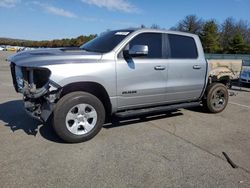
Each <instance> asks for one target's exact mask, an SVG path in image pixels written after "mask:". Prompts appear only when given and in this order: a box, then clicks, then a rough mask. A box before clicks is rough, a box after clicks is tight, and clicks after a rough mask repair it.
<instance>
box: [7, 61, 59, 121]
mask: <svg viewBox="0 0 250 188" xmlns="http://www.w3.org/2000/svg"><path fill="white" fill-rule="evenodd" d="M10 67H11V74H12V78H13V85H14V87H15V90H16V91H17V92H19V93H22V94H23V100H24V107H25V109H26V111H27V112H28V114H30V115H31V116H32V117H35V118H37V119H39V120H42V121H47V119H48V118H49V116H50V115H51V113H52V111H53V108H54V105H55V103H56V101H57V100H58V98H59V97H60V92H61V87H60V86H59V85H57V84H56V83H54V82H53V81H51V80H50V75H51V72H50V70H49V69H47V68H43V67H35V68H34V67H20V66H17V65H16V64H15V63H13V62H12V63H11V65H10Z"/></svg>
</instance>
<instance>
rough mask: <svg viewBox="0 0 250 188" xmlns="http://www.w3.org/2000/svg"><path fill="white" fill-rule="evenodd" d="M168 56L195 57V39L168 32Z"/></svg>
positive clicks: (176, 57) (175, 57) (196, 55)
mask: <svg viewBox="0 0 250 188" xmlns="http://www.w3.org/2000/svg"><path fill="white" fill-rule="evenodd" d="M168 40H169V45H170V58H173V59H196V58H197V57H198V52H197V47H196V44H195V40H194V39H193V38H192V37H187V36H181V35H174V34H168Z"/></svg>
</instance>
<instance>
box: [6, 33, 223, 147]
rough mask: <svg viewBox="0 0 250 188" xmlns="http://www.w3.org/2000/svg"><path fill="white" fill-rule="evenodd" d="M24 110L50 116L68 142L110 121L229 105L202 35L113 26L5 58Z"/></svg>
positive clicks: (45, 118)
mask: <svg viewBox="0 0 250 188" xmlns="http://www.w3.org/2000/svg"><path fill="white" fill-rule="evenodd" d="M8 61H10V67H11V73H12V77H13V84H14V87H15V89H16V91H17V92H20V93H22V94H23V100H24V106H25V109H26V111H27V112H28V113H29V114H30V115H32V116H33V117H36V118H38V119H41V120H43V121H48V119H50V120H51V123H52V125H53V127H54V129H55V131H56V133H57V134H58V136H59V137H61V138H62V139H63V140H65V141H66V142H73V143H74V142H83V141H87V140H89V139H91V138H93V137H94V136H95V135H96V134H97V133H98V132H99V131H100V130H101V128H102V126H103V124H104V122H105V119H108V118H109V117H112V116H114V115H115V116H119V117H130V116H136V115H141V114H145V113H150V112H159V111H166V110H174V109H179V108H188V107H194V106H203V107H204V108H206V109H208V111H210V112H212V113H218V112H221V111H223V110H224V109H225V107H226V106H227V103H228V91H227V88H226V87H225V85H223V84H222V83H219V82H213V80H212V79H211V78H210V77H209V66H208V63H207V61H206V60H205V57H204V52H203V48H202V45H201V42H200V39H199V37H198V36H196V35H193V34H188V33H182V32H173V31H165V30H155V29H125V30H116V31H110V32H107V33H105V34H102V35H100V36H98V37H97V38H95V39H93V40H92V41H90V42H87V43H85V44H84V45H82V46H81V47H79V48H59V49H41V50H32V51H25V52H20V53H17V54H16V55H14V56H11V57H9V58H8Z"/></svg>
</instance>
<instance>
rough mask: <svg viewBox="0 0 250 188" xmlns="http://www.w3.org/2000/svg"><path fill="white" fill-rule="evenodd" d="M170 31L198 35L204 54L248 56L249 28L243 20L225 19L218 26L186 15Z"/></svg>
mask: <svg viewBox="0 0 250 188" xmlns="http://www.w3.org/2000/svg"><path fill="white" fill-rule="evenodd" d="M171 30H177V31H184V32H189V33H194V34H197V35H199V37H200V39H201V41H202V45H203V48H204V51H205V52H206V53H225V54H250V27H249V23H248V22H247V21H245V20H239V21H236V20H234V19H233V18H227V19H226V20H225V21H224V22H223V23H222V24H219V23H218V22H217V21H216V20H215V19H211V20H205V21H204V20H202V19H201V18H198V17H197V16H196V15H188V16H186V17H185V18H184V19H183V20H181V21H179V23H178V24H177V25H176V26H175V27H172V28H171Z"/></svg>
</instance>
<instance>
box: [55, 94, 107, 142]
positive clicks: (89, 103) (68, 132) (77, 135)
mask: <svg viewBox="0 0 250 188" xmlns="http://www.w3.org/2000/svg"><path fill="white" fill-rule="evenodd" d="M104 120H105V109H104V107H103V104H102V102H101V101H100V100H99V99H98V98H97V97H95V96H94V95H91V94H89V93H86V92H73V93H70V94H67V95H65V96H64V97H63V98H61V99H60V100H59V101H58V103H57V105H56V108H55V110H54V118H53V126H54V129H55V131H56V133H57V134H58V136H59V137H60V138H62V139H63V140H64V141H66V142H71V143H76V142H84V141H87V140H89V139H91V138H93V137H94V136H95V135H96V134H97V133H98V132H99V131H100V130H101V128H102V126H103V123H104Z"/></svg>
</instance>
